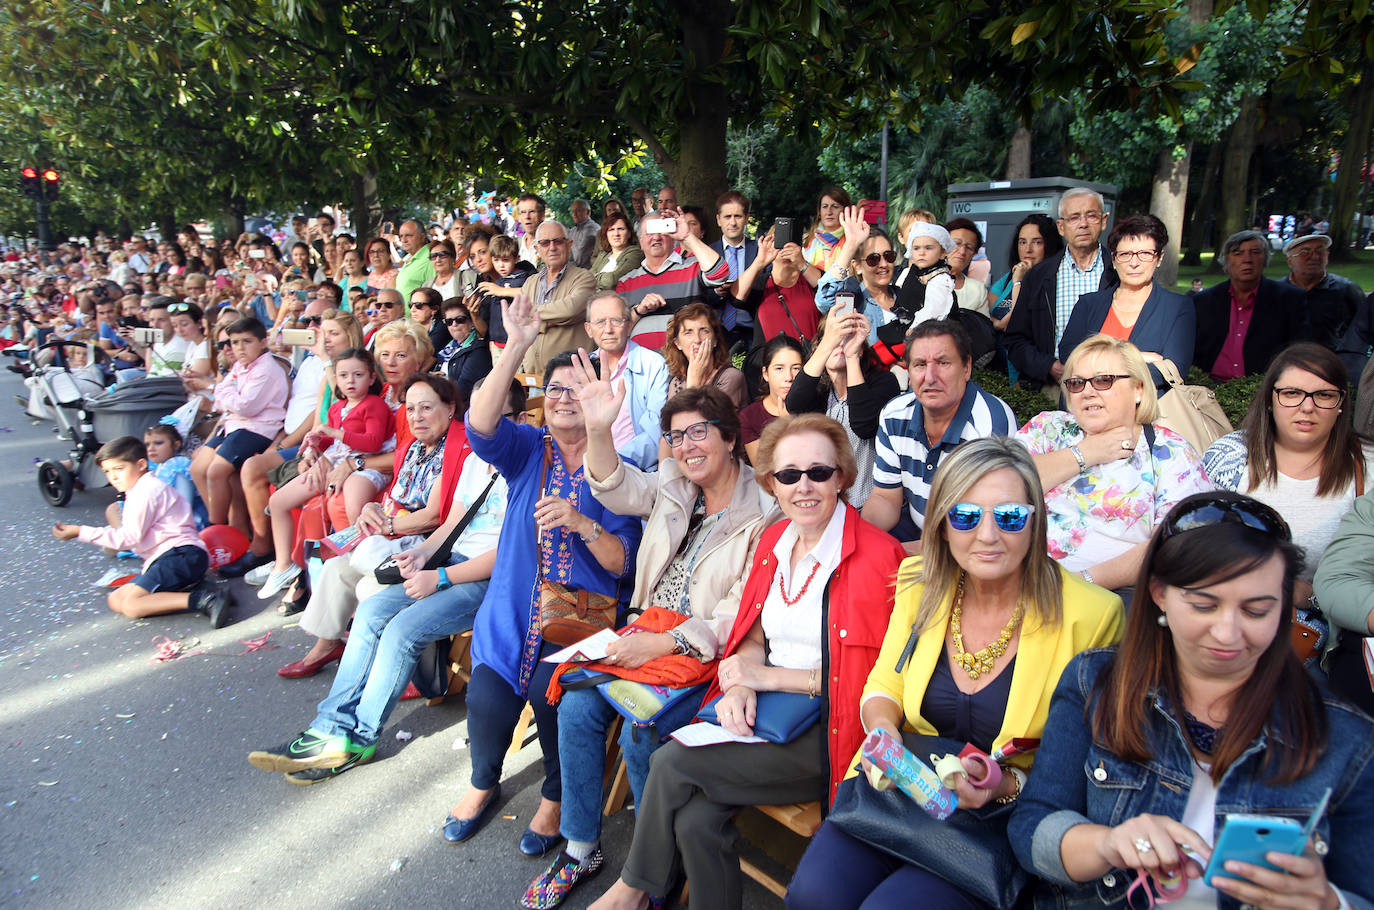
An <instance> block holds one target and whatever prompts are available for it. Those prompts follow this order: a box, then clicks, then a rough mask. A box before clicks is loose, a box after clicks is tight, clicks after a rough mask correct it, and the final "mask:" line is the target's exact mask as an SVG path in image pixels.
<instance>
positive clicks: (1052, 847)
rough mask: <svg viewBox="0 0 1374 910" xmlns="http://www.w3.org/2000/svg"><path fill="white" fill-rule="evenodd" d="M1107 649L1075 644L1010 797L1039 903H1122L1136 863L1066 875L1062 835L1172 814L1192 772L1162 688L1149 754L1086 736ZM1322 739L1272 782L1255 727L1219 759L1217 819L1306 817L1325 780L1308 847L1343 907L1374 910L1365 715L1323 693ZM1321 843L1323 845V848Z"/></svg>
mask: <svg viewBox="0 0 1374 910" xmlns="http://www.w3.org/2000/svg"><path fill="white" fill-rule="evenodd" d="M1113 654H1114V649H1101V650H1096V651H1085V652H1083V653H1082V654H1080V655H1078V656H1077V657H1076V658H1074V660H1073V661H1072V662H1071V663H1070V664H1069V665H1068V667H1067V668H1066V669H1065V670H1064V675H1063V676H1062V677H1061V678H1060V680H1059V687H1058V689H1057V690H1056V691H1055V693H1054V700H1053V702H1052V703H1051V705H1050V716H1049V721H1048V722H1047V723H1046V725H1045V733H1044V740H1043V741H1042V744H1041V746H1040V751H1039V753H1038V754H1037V756H1036V759H1035V766H1034V769H1033V770H1032V773H1031V775H1030V780H1029V781H1028V782H1027V784H1026V788H1025V792H1024V793H1023V794H1022V795H1021V798H1020V799H1018V800H1017V805H1016V810H1015V812H1014V813H1013V814H1012V818H1011V822H1010V824H1009V826H1008V832H1007V833H1008V836H1009V837H1010V839H1011V843H1012V848H1013V849H1014V850H1015V851H1016V856H1017V858H1018V859H1019V860H1020V861H1021V865H1023V866H1024V867H1025V868H1026V869H1027V870H1029V871H1030V872H1031V873H1032V874H1034V875H1037V876H1040V878H1041V879H1042V880H1041V881H1040V882H1039V883H1038V885H1036V886H1035V889H1036V890H1035V891H1034V894H1035V907H1036V908H1037V910H1041V908H1044V910H1048V908H1056V910H1060V908H1067V907H1089V906H1091V907H1102V906H1113V907H1116V906H1125V895H1126V888H1127V887H1128V886H1129V885H1130V884H1131V883H1132V882H1133V881H1134V880H1135V873H1134V872H1127V871H1123V870H1120V869H1113V870H1111V871H1109V872H1108V873H1107V874H1105V875H1103V876H1101V877H1100V878H1098V879H1097V880H1096V881H1093V882H1087V883H1077V882H1073V881H1071V880H1070V879H1069V877H1068V874H1067V873H1066V872H1065V870H1064V864H1063V862H1062V860H1061V858H1060V852H1059V848H1060V842H1061V841H1062V840H1063V838H1064V835H1065V833H1066V832H1067V831H1068V830H1069V829H1070V828H1072V827H1074V826H1075V825H1080V824H1102V825H1109V826H1115V825H1118V824H1120V823H1122V822H1123V821H1125V820H1127V819H1129V818H1134V817H1135V816H1137V815H1140V814H1141V813H1147V812H1148V813H1151V814H1155V815H1165V816H1168V817H1170V818H1175V819H1181V818H1182V817H1183V810H1184V807H1185V806H1186V805H1187V802H1188V791H1189V789H1190V788H1191V786H1192V782H1193V770H1192V769H1193V759H1192V755H1191V753H1190V751H1189V748H1188V745H1187V740H1186V738H1185V736H1184V733H1183V730H1182V728H1181V727H1180V725H1179V723H1178V722H1177V721H1176V720H1175V719H1174V717H1173V715H1172V713H1171V712H1170V711H1169V709H1168V706H1167V705H1166V704H1165V702H1164V699H1163V697H1162V696H1156V697H1155V700H1154V717H1153V720H1152V722H1151V729H1150V734H1151V735H1150V738H1151V740H1152V742H1153V743H1154V744H1155V748H1154V749H1153V751H1154V754H1155V757H1154V758H1153V759H1152V760H1150V761H1149V762H1147V763H1145V764H1138V763H1136V762H1130V761H1126V760H1124V759H1121V758H1118V757H1117V756H1115V755H1113V754H1111V753H1110V752H1107V751H1106V750H1105V749H1103V748H1102V747H1101V746H1099V745H1098V744H1097V743H1095V742H1094V741H1093V737H1092V735H1091V732H1090V729H1089V725H1088V724H1089V722H1088V721H1087V720H1086V718H1087V717H1088V716H1089V715H1088V714H1087V713H1085V712H1086V711H1087V710H1088V708H1089V698H1090V695H1091V693H1092V690H1093V686H1094V683H1095V682H1096V680H1097V677H1098V676H1099V674H1101V673H1103V672H1105V671H1106V669H1107V667H1108V666H1109V665H1110V664H1111V660H1112V655H1113ZM1324 702H1325V705H1326V717H1327V731H1328V744H1327V748H1326V752H1325V754H1323V755H1322V757H1321V759H1320V760H1319V761H1318V762H1317V765H1316V767H1315V768H1313V769H1312V771H1311V772H1310V773H1309V774H1308V775H1307V776H1306V777H1304V778H1302V779H1301V780H1299V781H1296V782H1293V783H1288V784H1280V785H1272V784H1269V783H1266V780H1265V779H1266V778H1267V777H1268V774H1267V773H1266V772H1265V771H1264V770H1263V769H1262V767H1261V762H1262V759H1263V756H1264V751H1265V748H1266V744H1267V740H1268V738H1269V737H1270V736H1272V735H1273V734H1272V733H1270V732H1266V733H1264V734H1262V735H1261V736H1260V737H1259V738H1258V739H1257V740H1255V742H1253V743H1252V744H1251V745H1250V747H1249V749H1247V750H1246V751H1245V752H1244V753H1243V755H1242V756H1241V758H1240V759H1239V760H1238V761H1236V762H1235V763H1234V764H1233V765H1232V766H1231V767H1230V768H1228V769H1227V771H1226V774H1225V776H1224V777H1223V778H1222V780H1221V784H1220V786H1219V787H1218V788H1217V802H1216V829H1215V830H1217V831H1220V830H1221V825H1222V820H1223V818H1224V816H1226V815H1227V814H1229V813H1258V814H1262V815H1279V816H1288V817H1291V818H1293V819H1295V820H1297V821H1298V822H1306V820H1307V817H1308V815H1310V814H1311V812H1312V810H1313V809H1314V808H1315V807H1316V805H1317V803H1318V801H1319V800H1320V799H1321V795H1322V792H1323V791H1324V790H1325V789H1326V788H1327V787H1331V788H1332V793H1331V803H1330V805H1329V806H1328V808H1327V812H1326V815H1325V817H1324V818H1323V819H1322V820H1321V822H1320V823H1319V824H1318V825H1317V831H1316V835H1315V840H1316V844H1317V852H1318V853H1319V854H1320V853H1323V852H1325V856H1324V857H1323V862H1324V863H1325V866H1326V875H1327V878H1328V879H1329V880H1330V882H1331V883H1332V884H1333V885H1335V886H1336V887H1337V888H1339V889H1340V891H1341V893H1342V894H1343V895H1344V897H1345V899H1346V901H1347V902H1348V903H1349V905H1350V907H1352V908H1356V910H1374V875H1371V874H1370V872H1369V864H1370V852H1371V851H1370V847H1371V846H1374V722H1371V721H1370V719H1369V718H1368V717H1366V716H1364V715H1363V714H1361V713H1360V712H1359V711H1358V710H1356V709H1355V708H1352V707H1350V706H1349V705H1347V704H1345V703H1344V702H1341V701H1338V700H1336V699H1335V698H1333V697H1330V696H1326V697H1325V698H1324ZM1328 848H1329V852H1326V851H1327V850H1328ZM1218 898H1219V899H1218V902H1217V906H1218V907H1220V908H1224V910H1234V908H1237V907H1239V906H1241V905H1240V904H1239V903H1238V902H1237V901H1235V900H1233V899H1232V898H1230V897H1227V896H1225V895H1222V894H1220V892H1218Z"/></svg>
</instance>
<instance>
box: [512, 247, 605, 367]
mask: <svg viewBox="0 0 1374 910" xmlns="http://www.w3.org/2000/svg"><path fill="white" fill-rule="evenodd" d="M534 237H535V240H534V242H535V246H536V248H537V249H538V250H539V259H540V261H541V263H542V264H541V265H540V268H539V271H538V272H536V273H535V274H534V275H533V276H531V277H530V278H529V279H527V280H526V281H525V284H524V286H523V287H522V288H521V289H520V292H521V293H522V294H524V295H525V296H526V297H528V298H529V300H530V302H531V303H532V304H533V305H534V309H535V312H537V313H538V314H539V337H538V338H536V339H535V340H534V344H532V345H530V348H529V350H528V351H526V352H525V359H524V361H523V362H522V364H521V371H522V372H525V373H540V374H542V373H543V372H544V365H545V364H547V363H548V362H549V361H550V360H551V359H552V358H553V356H554V355H555V354H558V353H560V352H562V351H574V350H577V349H578V348H590V347H591V346H592V342H591V339H590V338H589V337H587V330H586V328H585V327H584V325H583V323H584V321H585V316H586V308H587V298H589V297H591V295H592V292H593V291H594V290H596V277H595V276H594V275H592V273H591V272H590V271H588V270H587V269H582V268H578V267H577V266H575V265H573V264H572V263H571V262H569V261H568V254H569V252H570V248H571V244H570V243H569V241H568V232H567V231H566V230H564V229H563V225H561V224H559V223H558V222H557V221H545V222H543V223H541V224H540V225H539V227H538V228H536V229H535V234H534Z"/></svg>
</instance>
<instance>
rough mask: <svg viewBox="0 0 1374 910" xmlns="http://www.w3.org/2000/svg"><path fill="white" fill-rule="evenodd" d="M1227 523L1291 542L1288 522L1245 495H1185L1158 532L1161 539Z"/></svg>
mask: <svg viewBox="0 0 1374 910" xmlns="http://www.w3.org/2000/svg"><path fill="white" fill-rule="evenodd" d="M1227 521H1229V522H1234V523H1236V524H1243V525H1245V526H1246V527H1247V528H1252V529H1254V530H1256V531H1263V532H1264V533H1265V534H1272V535H1274V536H1275V537H1280V538H1282V539H1283V540H1292V539H1293V535H1292V533H1291V532H1290V531H1289V530H1288V522H1286V521H1284V520H1283V517H1282V516H1281V515H1279V513H1278V512H1275V511H1274V510H1273V509H1271V508H1269V507H1268V506H1267V505H1265V504H1264V503H1262V502H1259V501H1258V500H1254V499H1251V498H1249V497H1248V496H1247V497H1245V498H1244V499H1222V498H1220V497H1212V496H1208V495H1206V494H1198V495H1196V496H1189V497H1188V498H1187V499H1185V500H1183V501H1182V502H1181V503H1179V504H1178V505H1177V506H1175V507H1174V510H1173V511H1172V512H1171V513H1169V515H1168V516H1167V517H1166V518H1165V519H1164V525H1163V528H1162V530H1161V531H1160V533H1161V534H1162V535H1163V536H1164V537H1172V536H1173V535H1175V534H1182V533H1183V532H1184V531H1196V530H1197V529H1198V528H1206V527H1209V526H1211V525H1219V524H1221V523H1222V522H1227Z"/></svg>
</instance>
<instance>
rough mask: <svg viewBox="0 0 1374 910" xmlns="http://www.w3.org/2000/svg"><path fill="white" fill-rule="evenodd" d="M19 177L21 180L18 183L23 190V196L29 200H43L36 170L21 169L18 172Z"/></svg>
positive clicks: (29, 168)
mask: <svg viewBox="0 0 1374 910" xmlns="http://www.w3.org/2000/svg"><path fill="white" fill-rule="evenodd" d="M19 175H20V178H21V179H20V181H19V185H20V186H21V187H22V188H23V190H24V195H25V196H27V197H29V198H30V199H41V198H43V187H42V185H41V184H40V183H39V182H38V169H37V168H33V167H26V168H23V169H22V170H20V171H19Z"/></svg>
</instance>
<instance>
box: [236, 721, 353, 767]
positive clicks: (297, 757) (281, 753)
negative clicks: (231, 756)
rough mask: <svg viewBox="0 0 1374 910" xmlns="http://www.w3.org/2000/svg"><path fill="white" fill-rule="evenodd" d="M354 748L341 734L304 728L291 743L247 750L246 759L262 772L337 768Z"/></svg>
mask: <svg viewBox="0 0 1374 910" xmlns="http://www.w3.org/2000/svg"><path fill="white" fill-rule="evenodd" d="M354 751H356V747H354V746H353V745H352V743H350V742H349V741H348V737H347V736H345V735H343V734H342V733H340V734H338V735H337V736H326V735H325V734H323V733H320V732H318V731H315V730H306V731H305V732H304V733H302V734H301V735H300V736H297V737H296V738H295V739H293V740H291V741H290V742H286V743H283V744H281V745H280V746H277V747H276V748H274V749H262V750H259V751H257V752H249V753H248V761H249V763H250V764H251V765H252V766H253V767H254V768H260V769H262V770H263V771H287V772H289V771H304V770H306V769H307V768H337V767H338V766H339V765H342V764H344V763H345V762H347V761H348V760H349V757H350V755H351V754H352V753H353V752H354Z"/></svg>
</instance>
